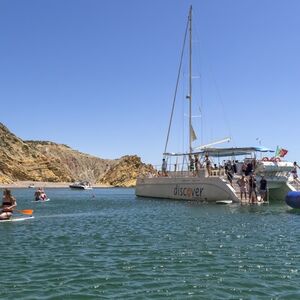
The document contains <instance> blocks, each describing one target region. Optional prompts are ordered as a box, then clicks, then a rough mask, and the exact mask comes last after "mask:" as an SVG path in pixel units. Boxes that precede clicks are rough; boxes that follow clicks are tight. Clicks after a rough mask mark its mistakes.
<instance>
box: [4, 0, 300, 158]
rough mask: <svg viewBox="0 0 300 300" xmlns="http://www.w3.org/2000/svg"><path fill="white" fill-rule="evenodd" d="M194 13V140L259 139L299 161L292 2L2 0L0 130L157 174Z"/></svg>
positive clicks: (299, 30)
mask: <svg viewBox="0 0 300 300" xmlns="http://www.w3.org/2000/svg"><path fill="white" fill-rule="evenodd" d="M190 4H193V8H194V27H195V38H194V40H193V45H194V49H195V51H194V56H193V58H194V61H195V67H194V72H193V75H194V76H199V75H200V78H195V79H194V80H193V84H194V90H195V94H194V99H195V100H194V108H195V110H196V112H195V114H196V115H197V114H199V109H198V108H199V107H201V111H202V118H194V119H193V123H194V127H195V131H196V132H197V135H198V137H202V141H197V142H198V143H199V144H201V143H208V142H210V141H212V140H216V139H219V138H223V137H225V136H228V135H231V136H232V138H233V142H232V143H231V144H227V145H226V146H229V145H232V146H254V145H258V141H257V140H256V138H259V139H260V140H261V144H262V145H264V146H267V147H271V148H276V146H277V145H279V146H281V147H283V148H286V149H288V150H289V153H288V157H287V158H289V159H290V160H300V138H299V134H298V128H299V127H298V119H299V115H300V18H299V16H300V1H298V0H288V1H284V0H281V1H279V0H243V1H240V0H201V1H200V0H198V1H185V0H147V1H145V0H126V1H125V0H119V1H114V0H101V1H100V0H97V1H96V0H64V1H61V0H43V1H40V0H35V1H33V0H27V1H24V0H0V38H1V44H0V69H1V71H0V103H1V106H0V109H1V120H0V121H1V122H3V123H4V124H5V125H6V126H7V127H8V128H9V129H10V130H11V131H13V132H14V133H15V134H16V135H17V136H19V137H21V138H22V139H36V140H51V141H54V142H58V143H64V144H68V145H69V146H71V147H72V148H75V149H77V150H80V151H82V152H86V153H89V154H93V155H96V156H99V157H102V158H118V157H120V156H122V155H126V154H137V155H139V156H141V157H142V159H143V161H145V162H149V163H153V164H159V163H160V161H161V157H162V156H161V153H162V152H163V148H164V143H165V137H166V132H167V126H168V119H169V115H170V109H171V103H172V99H173V94H174V87H175V81H176V76H177V69H178V63H179V56H180V49H181V46H182V40H183V34H184V29H185V24H186V20H187V14H188V9H189V5H190ZM185 67H186V65H185ZM181 87H182V88H181V90H182V91H180V92H179V94H180V97H179V99H178V101H181V100H182V99H183V98H184V96H185V90H184V89H185V87H186V86H184V84H183V85H182V86H181ZM197 98H198V100H197ZM183 101H184V100H183ZM197 101H198V102H197ZM185 102H186V100H185ZM178 103H180V102H178ZM180 105H181V106H180ZM185 105H186V103H185ZM180 107H181V108H180ZM179 108H180V110H181V111H180V110H179V111H180V112H181V115H183V113H185V112H186V111H187V109H186V107H183V106H182V104H179ZM185 122H186V120H185ZM174 129H176V126H175V127H174ZM172 132H173V134H172V140H175V139H173V138H174V137H175V136H176V137H177V140H180V141H181V142H182V140H183V139H184V138H183V137H182V136H183V135H182V131H180V130H179V127H178V129H176V130H173V131H172ZM201 132H202V133H201ZM195 145H196V144H195ZM170 146H174V149H172V148H170V149H169V150H170V151H174V150H175V151H177V150H178V149H175V148H176V147H179V148H180V147H182V146H181V145H179V144H178V143H177V144H176V142H172V143H171V144H170Z"/></svg>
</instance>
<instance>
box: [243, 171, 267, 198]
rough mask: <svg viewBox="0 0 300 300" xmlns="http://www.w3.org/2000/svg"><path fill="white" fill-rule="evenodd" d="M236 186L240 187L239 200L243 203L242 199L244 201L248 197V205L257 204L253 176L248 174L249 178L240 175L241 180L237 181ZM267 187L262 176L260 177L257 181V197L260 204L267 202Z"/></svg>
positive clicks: (255, 185)
mask: <svg viewBox="0 0 300 300" xmlns="http://www.w3.org/2000/svg"><path fill="white" fill-rule="evenodd" d="M237 184H238V185H239V187H240V194H241V200H242V201H243V197H244V198H245V200H247V199H248V197H249V202H250V203H257V202H258V197H257V196H258V194H257V184H256V178H255V175H254V174H250V175H249V176H245V175H242V176H241V178H239V179H238V180H237ZM267 185H268V182H267V180H266V179H265V177H264V176H261V179H260V181H259V195H260V197H261V198H260V202H264V201H267ZM247 194H248V197H247Z"/></svg>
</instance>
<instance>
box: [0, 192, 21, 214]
mask: <svg viewBox="0 0 300 300" xmlns="http://www.w3.org/2000/svg"><path fill="white" fill-rule="evenodd" d="M16 206H17V201H16V198H15V197H13V196H12V194H11V191H10V190H8V189H5V190H4V191H3V200H2V210H1V213H0V220H8V219H10V218H11V216H12V214H13V210H14V208H15V207H16Z"/></svg>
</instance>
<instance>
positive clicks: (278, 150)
mask: <svg viewBox="0 0 300 300" xmlns="http://www.w3.org/2000/svg"><path fill="white" fill-rule="evenodd" d="M287 153H288V150H286V149H283V148H279V147H278V146H277V148H276V151H275V157H284V156H285V155H286V154H287Z"/></svg>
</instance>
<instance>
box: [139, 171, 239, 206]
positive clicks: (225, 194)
mask: <svg viewBox="0 0 300 300" xmlns="http://www.w3.org/2000/svg"><path fill="white" fill-rule="evenodd" d="M136 195H137V196H141V197H153V198H167V199H175V200H196V201H203V202H216V201H218V200H232V201H233V202H239V201H240V200H239V198H238V196H237V195H236V193H235V191H234V189H233V188H232V187H231V186H230V184H228V183H227V182H226V181H225V180H223V179H221V178H219V177H206V178H200V177H193V178H191V177H189V178H183V177H177V178H172V177H171V178H169V177H155V178H138V180H137V185H136Z"/></svg>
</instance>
